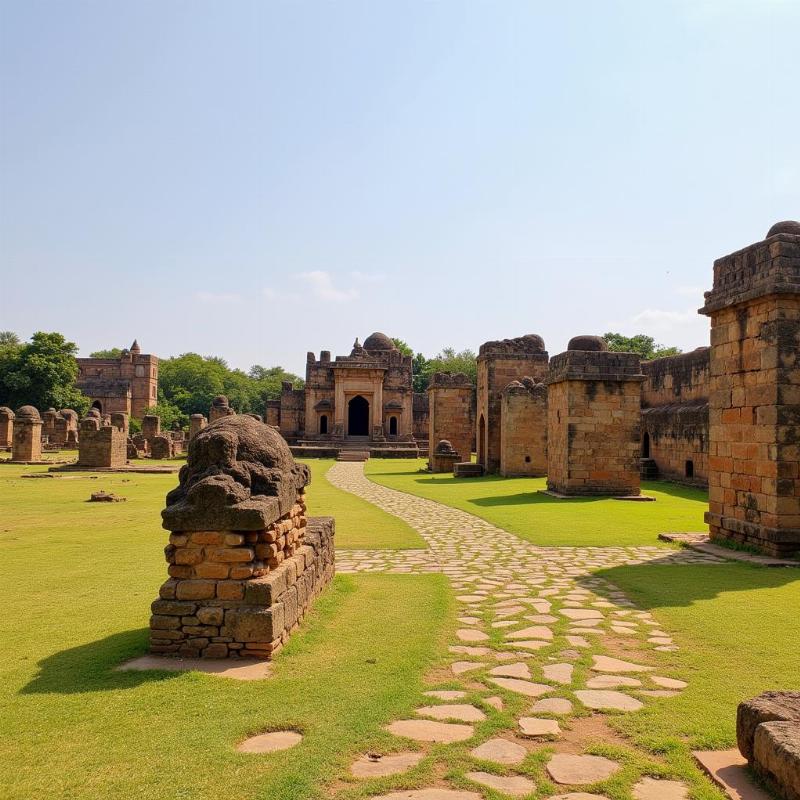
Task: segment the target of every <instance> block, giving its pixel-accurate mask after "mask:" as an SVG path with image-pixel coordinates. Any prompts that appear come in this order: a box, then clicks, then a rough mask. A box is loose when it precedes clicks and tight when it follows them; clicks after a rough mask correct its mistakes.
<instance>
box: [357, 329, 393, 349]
mask: <svg viewBox="0 0 800 800" xmlns="http://www.w3.org/2000/svg"><path fill="white" fill-rule="evenodd" d="M363 347H364V349H365V350H366V351H367V352H370V353H372V352H377V351H379V350H397V348H396V347H395V344H394V342H393V341H392V340H391V339H390V338H389V337H388V336H387V335H386V334H385V333H380V332H375V333H372V334H370V335H369V336H367V338H366V339H364V344H363Z"/></svg>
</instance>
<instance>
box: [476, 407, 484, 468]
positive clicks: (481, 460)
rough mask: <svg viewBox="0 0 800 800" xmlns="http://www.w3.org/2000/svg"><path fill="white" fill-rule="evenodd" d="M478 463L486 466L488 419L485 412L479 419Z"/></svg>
mask: <svg viewBox="0 0 800 800" xmlns="http://www.w3.org/2000/svg"><path fill="white" fill-rule="evenodd" d="M478 463H479V464H483V466H484V467H485V466H486V420H485V419H484V418H483V414H481V418H480V419H479V420H478Z"/></svg>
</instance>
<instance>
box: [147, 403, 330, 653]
mask: <svg viewBox="0 0 800 800" xmlns="http://www.w3.org/2000/svg"><path fill="white" fill-rule="evenodd" d="M308 482H309V471H308V467H307V466H305V465H303V464H297V463H296V462H295V461H294V459H293V457H292V455H291V452H290V451H289V447H288V445H287V444H286V441H285V440H284V439H283V438H282V437H281V435H280V434H279V433H278V432H277V431H276V430H275V429H274V428H272V427H270V426H268V425H264V424H262V423H259V422H257V421H256V420H254V419H253V418H252V417H248V416H244V415H242V416H238V415H234V416H226V417H224V418H221V419H219V420H217V421H216V422H213V423H211V424H210V425H209V426H208V427H207V428H205V429H204V430H202V431H200V432H199V433H197V434H196V435H195V436H194V438H192V439H191V441H190V442H189V454H188V459H187V463H186V465H185V466H184V467H182V468H181V471H180V484H179V486H178V487H177V488H176V489H173V490H172V491H171V492H170V493H169V494H168V495H167V504H166V508H165V509H164V510H163V511H162V517H163V526H164V527H165V528H166V529H167V530H169V531H171V534H170V537H169V544H168V546H167V547H166V549H165V554H166V558H167V562H168V563H169V575H170V577H169V579H168V580H167V581H166V583H164V584H163V586H162V587H161V590H160V592H159V599H158V600H156V601H154V602H153V604H152V612H153V616H152V617H151V619H150V650H151V652H153V653H163V654H171V655H179V656H182V657H197V656H201V657H204V658H238V657H255V658H265V659H269V658H271V657H272V656H273V655H274V654H275V653H276V652H277V650H278V649H279V648H280V647H281V646H282V645H283V644H284V643H285V642H286V641H287V639H288V637H289V635H290V634H291V632H292V631H293V630H294V629H295V628H296V627H297V626H298V624H299V622H300V621H301V620H302V618H303V616H304V614H305V612H306V611H307V610H308V608H309V606H310V604H311V602H312V601H313V599H314V598H315V597H316V596H317V595H318V594H319V593H320V592H321V591H322V589H323V588H324V587H325V586H326V585H327V584H328V583H329V582H330V580H331V578H332V577H333V574H334V547H333V536H334V523H333V519H331V518H328V517H319V518H311V519H308V518H307V517H306V502H305V487H306V485H307V484H308Z"/></svg>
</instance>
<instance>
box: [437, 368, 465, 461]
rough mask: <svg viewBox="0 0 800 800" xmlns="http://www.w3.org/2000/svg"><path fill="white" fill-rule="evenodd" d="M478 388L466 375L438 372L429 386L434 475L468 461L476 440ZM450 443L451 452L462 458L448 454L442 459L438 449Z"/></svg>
mask: <svg viewBox="0 0 800 800" xmlns="http://www.w3.org/2000/svg"><path fill="white" fill-rule="evenodd" d="M474 396H475V389H474V388H473V386H472V382H471V381H470V379H469V378H468V377H467V376H466V375H464V374H463V373H460V372H458V373H455V374H448V373H446V372H436V373H434V374H433V376H432V377H431V381H430V384H429V385H428V415H429V417H428V437H429V438H428V452H429V453H430V461H429V465H428V466H429V469H430V471H431V472H452V471H453V465H454V464H455V463H456V461H469V460H470V454H471V453H472V442H473V439H474V438H475V423H474V416H475V415H474ZM442 442H447V444H448V445H449V446H450V451H452V452H454V453H456V454H457V455H458V456H459V458H457V459H455V460H454V459H452V458H450V456H449V455H448V456H447V457H446V458H440V457H438V455H441V453H440V452H439V448H440V446H441V444H442Z"/></svg>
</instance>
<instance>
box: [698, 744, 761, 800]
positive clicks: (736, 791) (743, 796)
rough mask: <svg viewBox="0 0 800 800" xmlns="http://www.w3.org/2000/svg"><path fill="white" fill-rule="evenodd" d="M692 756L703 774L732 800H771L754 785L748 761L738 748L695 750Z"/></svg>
mask: <svg viewBox="0 0 800 800" xmlns="http://www.w3.org/2000/svg"><path fill="white" fill-rule="evenodd" d="M692 755H693V756H694V758H695V760H696V761H697V763H698V764H699V766H700V768H701V769H702V770H703V772H705V773H706V774H707V775H708V777H709V778H711V780H712V781H714V783H716V784H717V786H719V787H720V788H721V789H723V790H724V791H725V792H727V793H728V797H730V798H731V800H771V798H770V796H769V795H768V794H767V793H766V792H765V791H764V790H763V789H761V788H760V787H758V786H756V785H755V784H754V783H753V781H752V780H751V778H750V774H749V773H748V771H747V760H746V759H745V758H743V756H742V754H741V753H740V752H739V751H738V750H737V749H736V748H733V749H732V750H695V751H693V752H692Z"/></svg>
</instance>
